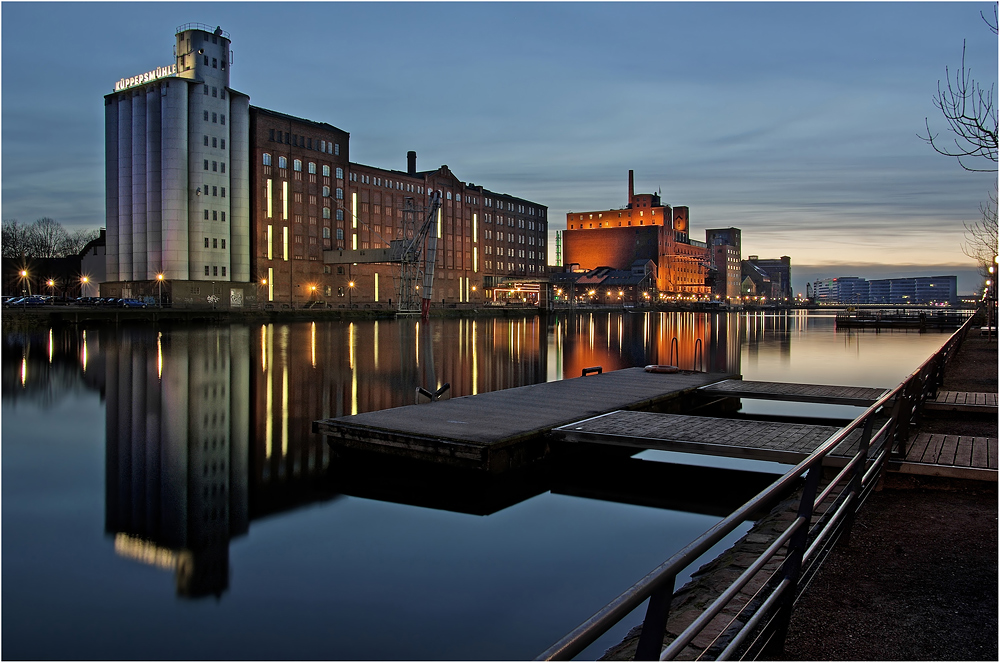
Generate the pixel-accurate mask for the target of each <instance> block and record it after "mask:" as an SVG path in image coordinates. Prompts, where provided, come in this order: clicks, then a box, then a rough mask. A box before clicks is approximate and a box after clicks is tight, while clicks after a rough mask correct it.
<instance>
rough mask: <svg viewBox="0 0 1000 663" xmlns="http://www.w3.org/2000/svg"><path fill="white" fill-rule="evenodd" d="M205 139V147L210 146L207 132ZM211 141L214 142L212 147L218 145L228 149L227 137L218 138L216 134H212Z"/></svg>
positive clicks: (220, 147)
mask: <svg viewBox="0 0 1000 663" xmlns="http://www.w3.org/2000/svg"><path fill="white" fill-rule="evenodd" d="M204 139H205V147H208V144H209V135H208V134H205V135H204ZM211 143H212V147H218V148H219V149H222V150H224V149H226V139H225V138H216V137H215V136H211Z"/></svg>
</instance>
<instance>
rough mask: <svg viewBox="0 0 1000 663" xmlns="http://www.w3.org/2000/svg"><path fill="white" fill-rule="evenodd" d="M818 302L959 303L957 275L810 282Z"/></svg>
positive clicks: (847, 278) (842, 278)
mask: <svg viewBox="0 0 1000 663" xmlns="http://www.w3.org/2000/svg"><path fill="white" fill-rule="evenodd" d="M812 296H813V299H814V300H815V301H816V302H817V303H829V304H951V305H956V304H958V277H956V276H916V277H908V278H907V277H904V278H898V279H877V280H874V281H867V280H865V279H863V278H859V277H857V276H838V277H837V278H832V279H822V280H816V281H813V283H812Z"/></svg>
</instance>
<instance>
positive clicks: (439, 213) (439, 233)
mask: <svg viewBox="0 0 1000 663" xmlns="http://www.w3.org/2000/svg"><path fill="white" fill-rule="evenodd" d="M438 239H441V208H440V207H438Z"/></svg>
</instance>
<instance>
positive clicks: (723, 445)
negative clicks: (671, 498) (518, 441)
mask: <svg viewBox="0 0 1000 663" xmlns="http://www.w3.org/2000/svg"><path fill="white" fill-rule="evenodd" d="M840 430H841V429H840V428H837V427H835V426H814V425H809V424H790V423H780V422H772V421H755V420H744V419H725V418H718V417H696V416H691V415H682V414H660V413H655V412H635V411H616V412H611V413H608V414H604V415H600V416H597V417H591V418H589V419H585V420H583V421H577V422H574V423H572V424H568V425H565V426H560V427H558V428H555V429H553V431H552V436H553V437H554V438H555V439H558V440H563V441H566V442H588V443H592V444H610V445H617V446H629V447H636V448H642V449H664V450H668V451H682V452H685V453H695V454H705V455H713V456H728V457H738V458H753V459H757V460H773V461H777V462H783V463H797V462H799V461H801V460H802V459H804V458H806V457H807V456H808V455H809V454H811V453H812V452H813V451H815V450H816V449H817V448H818V447H819V446H820V445H821V444H822V443H823V442H825V441H826V440H827V439H829V438H830V436H831V435H834V434H836V433H837V432H838V431H840Z"/></svg>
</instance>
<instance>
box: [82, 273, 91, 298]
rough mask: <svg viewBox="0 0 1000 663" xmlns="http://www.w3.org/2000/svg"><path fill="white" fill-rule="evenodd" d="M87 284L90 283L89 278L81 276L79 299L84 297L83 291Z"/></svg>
mask: <svg viewBox="0 0 1000 663" xmlns="http://www.w3.org/2000/svg"><path fill="white" fill-rule="evenodd" d="M88 283H90V277H89V276H81V277H80V296H81V297H84V296H85V295H84V294H83V289H84V288H86V287H87V284H88Z"/></svg>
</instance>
